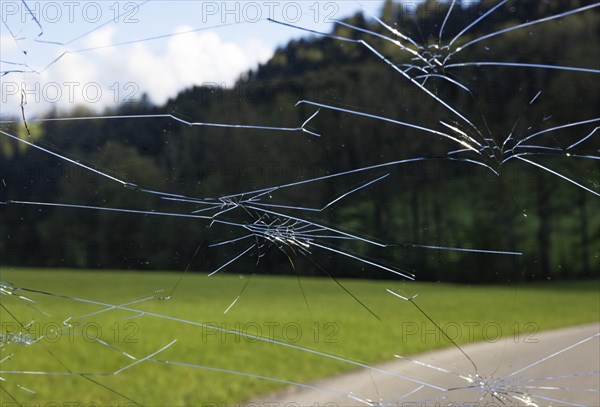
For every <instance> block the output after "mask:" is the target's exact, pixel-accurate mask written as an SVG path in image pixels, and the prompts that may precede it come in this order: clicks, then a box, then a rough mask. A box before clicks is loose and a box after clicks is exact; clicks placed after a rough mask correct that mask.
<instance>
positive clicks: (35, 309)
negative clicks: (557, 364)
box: [0, 268, 600, 406]
mask: <svg viewBox="0 0 600 407" xmlns="http://www.w3.org/2000/svg"><path fill="white" fill-rule="evenodd" d="M178 278H179V275H178V274H177V273H134V272H116V271H93V272H92V271H84V270H40V269H13V268H3V269H2V272H1V280H2V281H3V282H10V283H12V284H14V286H16V287H22V288H28V289H34V290H41V291H44V292H50V293H54V294H62V295H66V296H72V297H78V298H82V299H86V300H93V301H98V302H102V303H107V304H113V305H117V304H120V305H121V306H122V307H129V308H131V309H135V310H140V311H145V312H148V313H154V314H159V315H161V316H166V317H169V316H172V317H176V318H179V319H181V321H174V320H167V319H165V318H163V317H159V316H157V315H154V314H152V315H149V314H146V315H144V314H140V313H138V312H133V311H126V310H123V309H111V310H106V307H105V306H100V305H93V304H85V303H82V302H78V301H74V300H72V299H67V298H59V297H53V296H48V295H41V294H35V293H31V292H19V294H20V295H23V296H25V297H27V298H28V299H31V300H34V301H35V303H31V302H28V301H26V300H24V299H19V298H17V297H16V296H14V295H11V296H3V298H2V310H1V311H0V312H1V313H0V316H1V317H2V333H3V334H7V333H10V332H16V331H19V330H20V331H21V332H29V333H30V334H31V337H32V338H40V337H41V339H40V340H39V341H38V342H37V343H35V344H32V345H28V346H24V345H19V346H16V347H15V346H13V347H11V348H10V353H13V354H14V355H13V356H12V358H11V359H9V360H7V361H6V362H5V363H3V365H2V368H3V370H4V373H3V374H2V377H4V378H5V379H6V382H5V383H4V388H5V389H6V390H7V391H9V392H10V394H11V396H12V397H14V398H15V399H17V400H18V401H19V402H22V403H24V404H26V405H30V404H33V403H36V402H38V403H48V402H55V401H56V402H59V401H60V402H65V401H69V402H79V403H91V402H95V403H102V404H111V405H112V403H120V404H126V403H131V401H135V402H138V403H140V404H144V405H172V406H173V405H200V403H221V404H231V403H235V402H239V401H245V400H251V399H252V398H253V397H256V396H257V395H261V394H268V393H270V392H273V391H276V390H278V389H282V388H283V387H284V386H285V384H281V383H275V382H272V381H268V380H265V379H258V378H252V377H247V376H246V377H244V376H241V375H239V374H235V373H232V372H224V371H214V370H209V369H210V368H218V369H224V370H229V371H236V372H243V373H249V374H252V375H262V376H267V377H272V378H277V379H282V380H288V381H295V382H301V383H306V382H310V381H312V380H315V379H317V378H320V377H325V376H330V375H334V374H337V373H340V372H343V371H347V370H350V369H352V368H353V367H352V366H351V365H348V364H344V363H341V362H337V361H335V360H332V359H329V358H325V357H322V356H317V355H313V354H309V353H307V352H303V351H300V350H297V349H292V348H286V347H285V346H282V345H278V344H273V343H269V342H268V341H269V340H277V341H281V342H285V343H288V344H292V345H294V346H300V347H303V348H310V349H315V350H319V351H323V352H326V353H329V354H334V355H338V356H341V357H343V358H348V359H352V360H356V361H360V362H365V363H370V364H372V363H377V362H381V361H386V360H390V359H392V357H393V355H394V354H401V355H410V354H414V353H418V352H422V351H425V350H429V349H434V348H439V347H447V346H450V345H451V344H450V343H449V342H448V341H447V340H446V339H445V338H444V337H443V336H442V335H441V334H440V333H439V331H437V330H436V328H435V327H434V325H433V324H432V323H431V322H430V321H428V320H427V319H426V318H425V317H424V316H423V315H421V314H420V313H419V312H418V311H417V310H416V308H415V307H413V306H411V304H410V303H408V302H405V301H402V300H400V299H398V298H396V297H394V296H392V295H390V294H388V293H387V292H386V289H392V290H394V291H396V292H399V293H401V294H402V295H405V296H409V295H410V296H412V295H414V294H419V297H418V298H417V300H416V301H417V303H418V305H419V306H420V307H421V308H422V309H424V310H425V312H427V313H428V314H429V316H430V317H431V318H432V319H433V320H434V321H436V322H437V323H438V324H439V325H440V326H441V327H442V328H443V329H445V330H446V331H447V333H448V334H449V335H450V336H451V337H453V339H455V340H456V342H458V343H466V342H473V341H481V340H486V341H490V342H496V341H499V340H506V341H521V342H524V341H530V340H534V339H535V336H536V334H537V333H538V332H539V331H541V330H547V329H551V328H558V327H562V326H569V325H577V324H583V323H588V322H594V321H598V318H599V315H600V301H599V282H598V281H597V280H593V281H581V282H552V281H549V282H546V283H536V284H523V285H513V286H502V285H500V286H498V285H495V286H486V285H478V286H466V285H450V284H435V283H412V282H397V281H377V282H375V281H365V280H342V281H341V283H342V284H343V286H344V287H345V288H346V289H347V290H349V291H351V292H352V293H353V294H354V295H355V296H356V297H357V298H358V299H359V300H360V301H361V302H362V303H363V304H364V306H365V307H363V306H362V305H361V304H360V303H359V302H358V301H357V300H355V299H354V298H352V296H351V295H349V294H348V293H346V292H345V291H343V290H342V289H341V288H340V287H339V286H338V285H337V284H335V282H333V281H332V280H329V279H311V278H302V279H300V281H298V280H297V278H296V277H266V276H255V277H252V279H251V281H250V283H249V284H248V285H247V286H246V289H245V290H244V291H243V293H242V295H241V296H240V298H239V300H238V301H237V302H236V303H235V304H234V306H233V307H231V308H230V309H229V311H228V312H227V313H226V314H225V313H224V311H225V310H227V309H228V308H229V307H230V305H231V303H232V302H233V300H234V299H235V298H236V297H237V296H238V295H239V294H240V290H241V289H242V288H243V287H244V285H245V284H246V282H247V281H248V280H247V279H248V276H244V277H241V276H235V275H220V276H214V277H210V278H208V277H206V276H205V275H198V274H188V275H186V276H185V277H184V279H183V280H182V283H181V284H180V285H179V286H178V288H177V290H176V291H175V292H174V294H173V296H172V298H171V299H169V300H160V299H159V298H160V297H161V296H165V295H167V294H168V293H169V292H170V290H171V289H172V287H173V286H174V284H175V283H176V281H177V279H178ZM161 289H162V290H166V292H160V293H155V291H156V290H161ZM303 292H304V295H303ZM149 296H150V297H152V296H154V298H152V299H148V300H146V301H141V302H137V303H133V302H134V301H138V300H141V299H143V298H145V297H149ZM366 308H368V310H367V309H366ZM102 309H105V312H103V313H100V314H94V315H88V316H85V315H86V314H90V313H93V312H95V311H99V310H102ZM373 314H375V315H376V316H374V315H373ZM14 317H17V319H19V322H16V321H15V319H14ZM69 317H72V319H70V320H68V321H66V324H70V326H68V325H66V324H64V323H63V321H65V320H67V319H68V318H69ZM183 320H185V321H183ZM192 322H193V323H204V324H207V325H204V326H202V325H193V324H192ZM29 323H31V325H29V326H28V327H27V329H26V330H24V329H23V328H22V327H20V325H27V324H29ZM61 326H62V329H61ZM212 326H218V327H220V328H223V329H228V330H232V331H238V332H241V333H242V334H243V335H246V336H240V335H235V334H233V333H225V332H223V331H219V330H218V329H216V328H213V327H212ZM57 332H61V333H60V334H57ZM255 337H260V338H261V339H265V340H266V341H264V340H263V341H261V340H258V339H256V338H255ZM500 337H502V338H503V339H500ZM173 340H177V341H176V342H175V343H173V344H172V345H171V346H170V347H168V348H166V349H165V350H164V351H162V352H160V353H158V354H156V355H155V356H154V357H153V358H152V359H153V360H146V361H143V362H141V363H138V364H136V365H133V366H131V367H129V368H127V369H125V370H122V371H121V372H119V373H118V374H116V375H111V374H112V373H115V372H118V371H119V370H120V369H122V368H124V367H126V366H128V365H130V364H131V363H132V361H133V359H132V358H130V357H128V356H127V355H131V356H133V357H135V358H137V359H138V360H139V359H141V358H144V357H147V356H148V355H151V354H153V353H154V352H156V351H158V350H160V349H162V348H163V347H165V346H166V345H168V344H170V343H171V342H172V341H173ZM7 349H8V347H6V348H5V349H3V353H2V357H3V358H4V357H7V356H8V353H9V352H8V350H7ZM164 360H168V361H185V362H186V363H188V364H191V365H194V366H189V365H188V366H187V367H185V366H176V365H172V364H165V363H162V362H160V361H164ZM201 366H203V367H201ZM11 371H29V372H34V371H37V372H45V373H50V372H54V374H53V375H50V374H40V375H34V374H11V373H10V372H11ZM69 372H70V373H69ZM65 373H68V374H66V375H65ZM72 373H81V375H73V374H72ZM103 375H104V376H103ZM31 391H34V392H35V394H33V393H31ZM2 400H6V401H7V402H9V401H11V402H12V399H11V398H10V397H9V396H8V395H7V394H3V396H2Z"/></svg>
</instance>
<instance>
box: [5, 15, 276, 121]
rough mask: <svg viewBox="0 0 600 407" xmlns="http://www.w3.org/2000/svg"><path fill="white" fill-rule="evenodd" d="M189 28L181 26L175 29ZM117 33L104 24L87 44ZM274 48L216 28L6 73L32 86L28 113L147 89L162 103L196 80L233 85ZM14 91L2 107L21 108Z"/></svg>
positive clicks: (117, 99) (103, 102)
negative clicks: (224, 35) (225, 35)
mask: <svg viewBox="0 0 600 407" xmlns="http://www.w3.org/2000/svg"><path fill="white" fill-rule="evenodd" d="M189 29H190V28H189V27H180V28H179V29H178V30H177V31H176V32H180V31H185V30H189ZM115 35H116V29H115V28H114V27H112V26H109V27H106V28H103V29H101V30H98V31H96V32H94V33H92V34H90V36H89V37H87V38H86V39H85V42H84V47H86V48H91V47H102V46H105V45H108V44H111V43H114V41H115V40H114V38H115ZM10 41H12V39H11V38H8V39H6V38H4V37H3V38H2V46H3V49H4V45H5V42H7V43H9V44H10ZM9 46H10V45H9ZM272 53H273V51H272V50H271V49H270V48H268V47H267V46H266V45H264V44H263V43H262V42H260V41H259V40H255V39H245V40H243V41H242V42H240V43H234V42H228V41H223V40H222V39H221V37H220V36H219V35H218V34H217V33H215V32H201V33H198V32H196V33H187V34H182V35H178V36H174V37H171V38H169V39H168V40H167V41H166V43H162V44H161V43H156V42H152V41H149V42H141V43H136V44H133V45H130V46H120V47H109V48H106V49H101V50H95V51H88V52H80V53H67V54H66V55H64V56H63V57H62V58H61V59H60V60H59V61H58V62H57V63H56V64H54V65H52V66H51V67H49V68H48V69H47V70H46V71H44V72H42V73H41V74H40V75H37V74H32V75H27V76H26V77H18V78H17V77H11V78H4V79H6V80H13V78H14V80H15V81H16V82H18V83H19V85H22V83H23V82H24V83H25V87H26V89H27V90H29V91H32V92H30V95H29V96H28V105H27V110H26V111H27V113H28V114H29V115H30V116H33V115H37V114H41V113H43V112H45V111H47V110H49V109H50V108H52V107H57V108H59V109H64V110H68V109H72V108H73V107H74V106H76V105H84V106H87V107H88V108H91V109H93V110H96V111H101V110H102V109H104V108H105V107H109V106H112V107H114V106H115V104H117V103H121V102H122V101H123V100H124V98H125V97H127V96H134V97H140V96H141V94H142V93H144V92H145V93H147V94H148V95H149V97H150V99H151V100H152V101H153V102H154V103H159V104H162V103H165V102H166V101H167V100H168V99H169V98H172V97H175V96H176V95H177V93H179V92H180V91H181V90H183V89H184V88H187V87H191V86H194V85H202V84H204V83H218V84H225V85H226V86H231V85H232V84H233V83H234V81H235V80H236V79H237V78H238V77H239V75H240V74H241V73H243V72H245V71H247V70H249V69H251V68H254V67H256V66H257V65H258V63H261V62H265V61H266V60H268V59H269V58H270V57H271V55H272ZM16 82H15V83H16ZM98 89H100V93H101V97H100V98H97V96H99V95H98V92H97V90H98ZM11 91H12V88H11ZM57 92H59V93H61V94H60V95H59V96H60V97H57ZM13 93H15V94H14V95H12V97H11V98H9V102H8V103H4V102H5V101H4V100H3V110H4V111H5V112H10V113H13V114H19V112H20V109H19V108H18V107H19V103H20V92H18V93H16V92H13ZM3 99H4V98H3Z"/></svg>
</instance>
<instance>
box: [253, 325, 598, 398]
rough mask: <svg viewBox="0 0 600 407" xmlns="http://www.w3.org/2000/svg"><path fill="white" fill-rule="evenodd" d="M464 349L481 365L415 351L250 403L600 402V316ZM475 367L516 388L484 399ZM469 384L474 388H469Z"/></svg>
mask: <svg viewBox="0 0 600 407" xmlns="http://www.w3.org/2000/svg"><path fill="white" fill-rule="evenodd" d="M462 349H463V350H464V352H465V353H466V354H467V355H469V357H470V358H471V359H472V360H473V362H474V363H475V365H476V369H477V371H475V367H474V366H473V364H472V363H471V362H470V361H469V360H468V359H467V358H466V357H465V356H464V355H463V354H462V353H461V352H460V351H459V350H458V349H456V348H454V347H452V348H447V349H444V350H441V351H435V352H429V353H425V354H421V355H416V356H413V357H412V360H405V359H404V360H402V359H398V358H396V359H395V360H393V361H390V362H387V363H384V364H381V365H378V366H377V368H380V369H385V370H387V371H389V372H392V373H393V374H394V375H395V376H393V375H390V374H383V373H381V372H377V371H373V370H369V369H360V370H356V371H353V372H351V373H348V374H344V375H341V376H337V377H332V378H328V379H323V380H320V381H318V382H315V383H309V384H310V385H314V386H318V387H320V388H322V389H325V388H326V389H329V390H317V389H308V390H307V389H299V388H297V387H293V388H289V389H286V390H284V391H282V392H279V393H276V394H272V395H269V396H266V397H263V398H261V399H258V400H254V402H253V404H254V403H256V404H258V405H264V406H267V405H268V406H270V407H273V406H275V407H277V406H288V407H292V406H294V407H297V406H312V407H321V406H324V407H340V406H364V405H365V403H364V401H360V400H369V401H371V402H379V403H381V404H382V405H392V406H404V407H423V406H443V405H453V404H452V403H461V404H463V403H469V404H468V405H471V406H486V407H492V406H498V407H499V406H503V405H506V406H521V405H522V406H527V405H529V406H540V407H541V406H595V407H596V406H600V391H599V389H600V375H599V374H598V371H600V323H595V324H590V325H585V326H578V327H571V328H566V329H560V330H555V331H547V332H542V333H537V334H535V335H534V336H533V337H527V336H522V337H520V338H514V337H513V338H509V339H502V340H499V341H496V342H481V343H474V344H469V345H465V346H462ZM417 362H419V363H417ZM536 362H538V363H536ZM422 363H426V364H429V365H430V367H428V366H424V365H423V364H422ZM532 364H534V365H533V366H530V365H532ZM434 366H435V367H434ZM528 366H530V367H528ZM438 368H439V369H445V370H447V371H451V372H454V373H458V374H454V373H449V372H444V371H442V370H438ZM590 372H591V373H590ZM594 372H595V373H594ZM585 373H587V374H585ZM476 374H478V375H479V376H480V377H488V378H489V377H491V378H492V379H487V380H486V381H485V382H486V383H488V385H489V389H490V390H491V389H509V388H511V389H512V390H513V391H511V392H509V393H507V394H504V395H502V394H498V397H493V396H489V395H488V396H487V397H486V398H485V399H483V400H480V397H481V395H482V392H481V386H477V383H478V380H477V377H476ZM398 376H403V377H405V378H401V377H398ZM461 376H463V377H461ZM502 378H505V379H504V380H502ZM540 378H541V379H540ZM469 380H473V382H472V383H469ZM494 380H495V381H494ZM469 386H471V388H465V387H469ZM472 386H475V388H473V387H472ZM516 386H519V387H516ZM439 388H442V389H455V390H451V391H443V390H440V389H439ZM457 388H462V389H457ZM336 391H339V392H340V393H335V392H336ZM350 393H351V394H350ZM527 393H528V394H529V398H528V395H527ZM354 397H356V399H355V398H354ZM534 400H535V404H533V401H534ZM528 402H530V404H527V403H528ZM256 404H255V405H256Z"/></svg>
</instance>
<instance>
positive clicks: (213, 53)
mask: <svg viewBox="0 0 600 407" xmlns="http://www.w3.org/2000/svg"><path fill="white" fill-rule="evenodd" d="M185 30H189V27H180V29H179V30H178V31H185ZM271 55H272V50H270V49H269V48H267V47H266V46H265V45H263V44H262V43H261V42H260V41H257V40H249V41H246V42H245V43H243V44H236V43H233V42H225V41H223V40H221V38H220V37H219V35H218V34H217V33H215V32H205V33H190V34H185V35H180V36H175V37H172V38H171V39H170V40H169V41H168V43H167V44H166V47H165V49H164V50H163V51H162V52H157V51H156V50H154V49H150V48H149V47H148V45H147V44H145V43H141V44H136V46H135V47H134V50H133V52H132V53H131V57H130V58H128V60H127V67H126V69H127V70H128V71H129V72H130V73H131V74H132V75H131V77H132V78H135V81H136V82H137V83H139V85H140V88H141V89H142V90H143V91H146V92H147V93H148V94H149V96H150V97H151V99H152V100H153V101H154V102H156V103H164V102H165V101H166V100H167V99H168V98H169V97H174V96H175V95H176V94H177V93H178V92H179V91H180V90H182V89H183V88H186V87H190V86H193V85H201V84H203V83H207V82H215V83H219V84H221V83H225V84H226V85H232V84H233V82H234V81H235V80H236V79H237V78H238V77H239V75H240V74H241V73H243V72H245V71H247V70H249V69H251V68H254V67H256V66H257V64H258V63H259V62H264V61H265V60H267V59H268V58H270V57H271Z"/></svg>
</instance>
